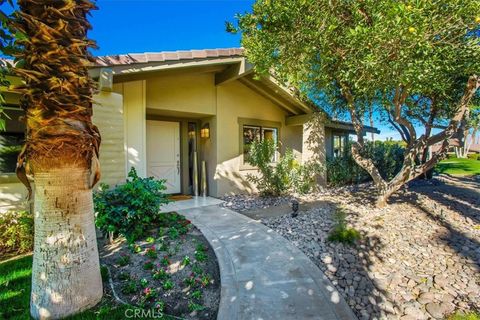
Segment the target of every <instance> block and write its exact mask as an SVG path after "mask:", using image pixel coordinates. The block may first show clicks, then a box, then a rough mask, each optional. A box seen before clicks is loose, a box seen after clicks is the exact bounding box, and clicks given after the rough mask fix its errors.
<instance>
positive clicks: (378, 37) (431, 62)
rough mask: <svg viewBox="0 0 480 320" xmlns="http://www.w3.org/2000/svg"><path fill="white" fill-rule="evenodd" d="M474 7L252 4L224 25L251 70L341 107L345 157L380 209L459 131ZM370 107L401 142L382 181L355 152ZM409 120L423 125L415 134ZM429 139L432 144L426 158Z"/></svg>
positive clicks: (445, 0) (362, 1)
mask: <svg viewBox="0 0 480 320" xmlns="http://www.w3.org/2000/svg"><path fill="white" fill-rule="evenodd" d="M479 13H480V1H478V0H385V1H377V0H358V1H349V0H257V1H256V3H255V4H254V6H253V12H251V13H246V14H243V15H239V16H238V27H234V26H233V25H232V24H228V25H227V27H228V29H230V30H236V31H237V30H240V31H242V33H243V39H242V44H243V46H244V47H245V48H246V54H247V56H248V58H249V60H251V62H253V63H254V64H255V66H256V69H257V71H259V72H260V73H266V72H273V73H274V74H275V75H276V76H277V77H278V78H279V79H281V80H283V81H284V82H285V83H286V84H287V85H293V86H295V87H297V88H300V89H301V91H302V92H303V93H304V94H308V95H309V96H312V95H313V96H317V97H319V98H322V99H325V100H326V101H328V103H329V105H330V107H331V108H332V109H333V110H334V111H338V110H347V111H348V112H349V114H350V118H351V120H352V122H353V126H354V128H355V131H356V133H357V137H358V141H357V142H356V143H355V144H353V145H352V155H353V157H354V159H355V161H357V163H358V164H359V165H360V166H361V167H363V168H364V169H365V170H367V171H368V172H369V173H370V175H371V176H372V178H373V180H374V182H375V184H376V185H377V186H378V187H379V190H380V194H381V197H380V198H379V201H378V204H379V205H380V206H382V205H384V204H385V201H386V199H387V198H388V197H389V196H390V195H391V194H392V193H393V192H395V191H396V190H398V188H399V187H400V186H401V185H403V184H404V183H406V182H408V181H410V180H411V179H414V178H416V177H417V176H418V175H420V174H421V173H423V172H425V171H427V170H429V169H430V168H432V167H433V166H434V165H435V164H436V162H438V160H439V159H440V158H441V157H442V156H443V154H444V153H445V152H446V149H447V146H448V141H449V140H450V139H451V138H452V137H454V136H455V135H456V134H457V133H458V132H462V131H463V129H464V127H465V125H466V122H467V120H468V116H469V110H468V108H469V106H470V105H471V101H472V99H473V98H474V96H475V94H476V90H477V88H478V87H479V85H480V78H479V77H478V76H476V75H475V73H476V72H478V71H479V70H480V46H479V45H480V38H479V37H478V33H479V25H480V15H479ZM373 109H379V110H381V111H382V112H384V113H385V114H387V116H388V117H389V121H390V123H391V124H392V125H393V126H394V127H395V128H397V130H399V132H400V133H401V134H402V136H404V140H405V141H406V142H407V149H406V151H405V152H406V154H405V159H404V164H403V168H402V170H401V171H400V172H399V173H398V175H397V176H396V177H395V178H393V179H392V180H391V181H385V180H384V179H383V178H382V177H381V175H380V173H379V172H378V169H377V168H376V167H375V165H374V163H373V162H372V161H371V159H368V157H367V156H366V153H365V144H364V139H363V123H362V118H363V116H364V114H365V112H372V110H373ZM416 123H420V124H423V125H424V126H425V132H424V133H423V134H422V135H421V136H420V135H417V132H416V128H415V124H416ZM441 124H442V125H443V128H442V129H443V131H441V132H440V133H436V134H432V128H435V127H439V126H440V125H441ZM434 143H441V144H442V148H441V149H440V152H438V153H437V154H434V155H432V156H431V157H430V159H428V161H427V156H426V155H427V150H428V146H430V145H432V144H434ZM419 163H420V164H419Z"/></svg>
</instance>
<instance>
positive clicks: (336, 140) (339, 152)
mask: <svg viewBox="0 0 480 320" xmlns="http://www.w3.org/2000/svg"><path fill="white" fill-rule="evenodd" d="M344 141H345V137H344V136H340V135H334V136H333V157H335V158H337V157H342V156H343V151H344V149H345V142H344Z"/></svg>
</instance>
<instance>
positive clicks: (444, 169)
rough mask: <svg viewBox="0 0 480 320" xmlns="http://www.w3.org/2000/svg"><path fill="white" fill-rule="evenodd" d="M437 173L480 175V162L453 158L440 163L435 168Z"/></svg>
mask: <svg viewBox="0 0 480 320" xmlns="http://www.w3.org/2000/svg"><path fill="white" fill-rule="evenodd" d="M435 171H437V172H439V173H445V174H451V175H460V176H474V175H479V174H480V161H478V160H472V159H463V158H456V157H451V158H449V159H445V160H443V161H440V162H439V163H438V164H437V166H436V167H435Z"/></svg>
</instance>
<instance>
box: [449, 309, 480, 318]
mask: <svg viewBox="0 0 480 320" xmlns="http://www.w3.org/2000/svg"><path fill="white" fill-rule="evenodd" d="M447 319H448V320H480V313H478V312H474V311H470V312H466V313H465V312H461V311H458V312H456V313H455V314H452V315H450V316H449V317H448V318H447Z"/></svg>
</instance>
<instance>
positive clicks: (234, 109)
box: [213, 81, 302, 196]
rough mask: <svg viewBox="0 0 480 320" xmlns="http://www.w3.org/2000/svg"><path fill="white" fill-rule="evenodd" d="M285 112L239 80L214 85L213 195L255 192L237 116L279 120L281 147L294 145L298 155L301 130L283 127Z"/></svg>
mask: <svg viewBox="0 0 480 320" xmlns="http://www.w3.org/2000/svg"><path fill="white" fill-rule="evenodd" d="M286 115H287V114H286V112H284V111H283V110H282V109H281V108H280V107H278V106H277V105H275V104H274V103H273V102H271V101H270V100H268V99H266V98H264V97H263V96H261V95H259V94H257V93H256V92H254V91H253V90H251V89H250V88H248V87H246V86H245V85H243V84H242V83H240V82H239V81H233V82H230V83H228V84H225V85H222V86H219V87H218V88H217V132H218V136H217V167H216V170H215V177H214V179H215V181H216V184H217V192H216V194H213V195H215V196H223V195H225V194H231V193H238V192H244V193H245V192H246V193H252V192H256V191H257V190H256V189H255V187H254V186H253V185H252V184H251V183H250V182H248V181H247V179H246V176H247V174H249V173H251V174H255V173H256V170H251V169H247V168H246V167H247V166H245V165H244V164H243V155H241V154H240V141H241V139H240V138H241V137H240V125H239V118H247V119H256V120H263V121H269V122H278V123H279V124H280V127H279V129H280V141H281V142H282V143H283V145H282V146H283V149H284V148H286V147H289V148H293V149H294V150H296V153H297V155H298V154H299V153H300V152H301V145H302V135H301V129H300V131H299V129H298V128H295V127H286V126H285V116H286ZM299 133H300V134H299ZM282 151H283V150H282Z"/></svg>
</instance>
